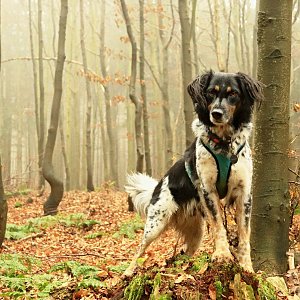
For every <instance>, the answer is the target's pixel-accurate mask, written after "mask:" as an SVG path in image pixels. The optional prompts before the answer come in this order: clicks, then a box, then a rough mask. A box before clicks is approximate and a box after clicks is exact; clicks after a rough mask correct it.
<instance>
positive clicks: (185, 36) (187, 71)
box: [178, 0, 194, 147]
mask: <svg viewBox="0 0 300 300" xmlns="http://www.w3.org/2000/svg"><path fill="white" fill-rule="evenodd" d="M178 11H179V17H180V24H181V40H182V46H181V47H182V48H181V51H182V64H181V68H182V85H183V91H184V92H183V99H184V119H185V134H186V137H185V140H186V146H187V147H188V146H189V145H190V144H191V143H192V142H193V140H194V134H193V131H192V127H191V125H192V122H193V119H194V117H193V115H194V109H193V104H192V101H191V99H190V97H189V95H188V92H187V86H188V84H189V83H190V82H191V80H192V59H191V44H190V41H191V36H192V32H191V25H190V19H189V15H188V12H189V9H188V1H187V0H178Z"/></svg>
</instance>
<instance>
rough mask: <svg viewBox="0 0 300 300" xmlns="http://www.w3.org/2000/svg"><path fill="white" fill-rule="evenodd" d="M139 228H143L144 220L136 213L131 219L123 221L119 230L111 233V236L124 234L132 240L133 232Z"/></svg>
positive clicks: (117, 236) (115, 236)
mask: <svg viewBox="0 0 300 300" xmlns="http://www.w3.org/2000/svg"><path fill="white" fill-rule="evenodd" d="M141 229H144V222H143V221H142V219H141V218H140V217H139V216H138V215H136V216H135V218H134V219H133V220H131V221H129V222H125V223H123V224H122V225H121V227H120V229H119V231H118V232H116V233H114V234H113V237H114V238H119V237H120V236H125V237H128V238H129V239H131V240H132V239H134V238H135V233H136V232H137V231H138V230H141Z"/></svg>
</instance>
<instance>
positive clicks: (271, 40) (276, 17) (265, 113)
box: [252, 0, 292, 273]
mask: <svg viewBox="0 0 300 300" xmlns="http://www.w3.org/2000/svg"><path fill="white" fill-rule="evenodd" d="M291 26H292V0H285V1H280V0H276V1H269V0H261V1H260V6H259V13H258V33H257V36H258V79H259V80H261V81H262V82H263V83H264V84H265V88H264V94H265V101H263V103H262V105H261V107H260V109H259V111H258V112H257V120H256V129H255V159H254V174H255V176H254V189H253V191H254V194H253V204H254V205H253V218H252V254H253V257H254V267H255V269H256V270H257V269H260V270H264V271H266V272H270V273H274V272H275V273H284V272H285V271H286V269H287V257H286V252H287V251H288V247H289V239H288V232H289V224H290V215H289V190H288V155H287V154H288V145H289V96H290V66H291Z"/></svg>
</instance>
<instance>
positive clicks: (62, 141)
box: [59, 112, 70, 191]
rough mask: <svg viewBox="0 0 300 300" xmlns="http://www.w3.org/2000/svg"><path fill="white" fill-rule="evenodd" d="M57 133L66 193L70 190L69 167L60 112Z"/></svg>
mask: <svg viewBox="0 0 300 300" xmlns="http://www.w3.org/2000/svg"><path fill="white" fill-rule="evenodd" d="M59 133H60V143H61V152H62V156H63V160H64V167H65V176H66V191H69V190H70V167H69V160H68V156H67V151H66V139H65V132H64V123H63V114H62V112H61V113H60V118H59Z"/></svg>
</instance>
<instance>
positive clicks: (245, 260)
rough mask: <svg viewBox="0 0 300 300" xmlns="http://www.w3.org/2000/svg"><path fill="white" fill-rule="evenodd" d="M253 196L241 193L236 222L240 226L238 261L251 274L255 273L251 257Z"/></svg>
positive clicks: (237, 200) (237, 202) (238, 199)
mask: <svg viewBox="0 0 300 300" xmlns="http://www.w3.org/2000/svg"><path fill="white" fill-rule="evenodd" d="M251 205H252V196H251V194H250V192H249V193H245V192H244V193H241V195H240V196H239V197H238V198H237V199H236V221H237V226H238V235H239V245H238V251H237V259H238V261H239V264H240V265H241V266H242V267H243V268H244V269H245V270H246V271H249V272H254V271H253V267H252V261H251V255H250V251H251V248H250V215H251Z"/></svg>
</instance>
